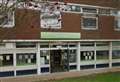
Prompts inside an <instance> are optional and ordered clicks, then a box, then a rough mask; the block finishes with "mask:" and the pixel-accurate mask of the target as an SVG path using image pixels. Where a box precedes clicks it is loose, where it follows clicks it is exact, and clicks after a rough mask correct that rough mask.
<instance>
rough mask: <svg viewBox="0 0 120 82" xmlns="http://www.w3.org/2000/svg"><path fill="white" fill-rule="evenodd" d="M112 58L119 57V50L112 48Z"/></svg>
mask: <svg viewBox="0 0 120 82" xmlns="http://www.w3.org/2000/svg"><path fill="white" fill-rule="evenodd" d="M112 59H120V50H113V52H112Z"/></svg>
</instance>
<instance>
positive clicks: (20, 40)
mask: <svg viewBox="0 0 120 82" xmlns="http://www.w3.org/2000/svg"><path fill="white" fill-rule="evenodd" d="M58 41H62V42H81V41H88V42H89V41H96V42H97V41H120V39H81V40H37V39H35V40H27V39H26V40H22V39H19V40H2V41H1V42H58Z"/></svg>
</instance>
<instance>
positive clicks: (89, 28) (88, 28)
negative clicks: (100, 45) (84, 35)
mask: <svg viewBox="0 0 120 82" xmlns="http://www.w3.org/2000/svg"><path fill="white" fill-rule="evenodd" d="M84 18H93V19H96V26H95V28H91V26H88V27H84V23H83V19H84ZM81 28H82V29H84V30H97V29H98V17H93V16H82V17H81Z"/></svg>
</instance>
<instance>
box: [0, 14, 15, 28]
mask: <svg viewBox="0 0 120 82" xmlns="http://www.w3.org/2000/svg"><path fill="white" fill-rule="evenodd" d="M0 26H1V27H13V26H14V13H13V12H9V13H7V14H0Z"/></svg>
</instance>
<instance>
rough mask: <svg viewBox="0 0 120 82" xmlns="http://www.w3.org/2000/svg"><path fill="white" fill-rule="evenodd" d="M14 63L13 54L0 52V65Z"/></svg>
mask: <svg viewBox="0 0 120 82" xmlns="http://www.w3.org/2000/svg"><path fill="white" fill-rule="evenodd" d="M11 65H13V54H0V66H11Z"/></svg>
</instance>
